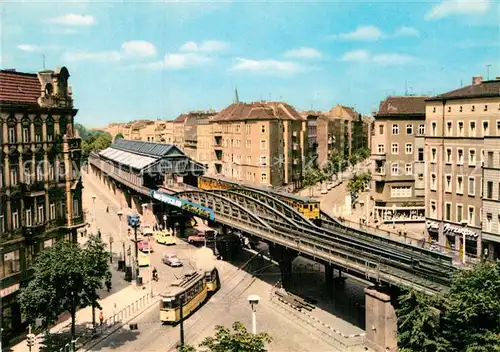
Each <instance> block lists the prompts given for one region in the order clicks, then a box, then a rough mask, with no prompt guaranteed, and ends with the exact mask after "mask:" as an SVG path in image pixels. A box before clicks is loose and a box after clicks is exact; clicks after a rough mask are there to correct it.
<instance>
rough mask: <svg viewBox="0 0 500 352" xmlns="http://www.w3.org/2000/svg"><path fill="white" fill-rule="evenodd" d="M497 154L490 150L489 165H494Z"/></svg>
mask: <svg viewBox="0 0 500 352" xmlns="http://www.w3.org/2000/svg"><path fill="white" fill-rule="evenodd" d="M494 156H495V154H494V153H493V152H488V167H493V162H494V160H495V159H494Z"/></svg>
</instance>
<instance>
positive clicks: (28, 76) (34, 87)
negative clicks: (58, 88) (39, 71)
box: [0, 70, 41, 105]
mask: <svg viewBox="0 0 500 352" xmlns="http://www.w3.org/2000/svg"><path fill="white" fill-rule="evenodd" d="M40 96H41V85H40V81H39V80H38V76H37V75H36V74H34V73H23V72H15V71H9V70H1V71H0V101H1V102H8V103H22V104H30V105H31V104H32V105H35V104H36V105H38V98H39V97H40Z"/></svg>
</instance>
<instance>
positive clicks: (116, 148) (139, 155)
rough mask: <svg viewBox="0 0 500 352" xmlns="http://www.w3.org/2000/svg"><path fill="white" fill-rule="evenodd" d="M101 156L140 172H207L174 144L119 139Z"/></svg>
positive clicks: (100, 154) (101, 153)
mask: <svg viewBox="0 0 500 352" xmlns="http://www.w3.org/2000/svg"><path fill="white" fill-rule="evenodd" d="M99 156H101V157H102V158H104V159H107V160H109V161H112V162H116V163H118V164H120V165H124V166H127V167H130V168H133V169H135V170H137V171H140V172H146V171H149V172H162V173H183V172H186V171H195V172H198V173H199V172H201V173H202V174H203V171H204V170H205V167H204V166H203V165H202V164H200V163H198V162H196V161H194V160H192V159H190V158H189V157H188V156H187V155H186V154H184V152H183V151H182V150H181V149H179V148H178V147H177V146H175V145H172V144H164V143H153V142H143V141H131V140H125V139H118V140H117V141H116V142H115V143H113V144H112V145H111V146H110V147H109V148H106V149H104V150H103V151H101V152H100V153H99ZM181 169H182V170H181Z"/></svg>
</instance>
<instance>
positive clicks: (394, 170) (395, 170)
mask: <svg viewBox="0 0 500 352" xmlns="http://www.w3.org/2000/svg"><path fill="white" fill-rule="evenodd" d="M391 175H392V176H398V175H399V165H398V163H393V164H392V165H391Z"/></svg>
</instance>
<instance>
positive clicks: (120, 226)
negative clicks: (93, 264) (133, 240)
mask: <svg viewBox="0 0 500 352" xmlns="http://www.w3.org/2000/svg"><path fill="white" fill-rule="evenodd" d="M116 215H118V220H119V221H120V225H119V230H118V231H119V232H118V233H119V234H120V240H121V241H122V246H123V248H122V258H123V261H124V262H125V261H126V259H125V241H124V240H123V238H122V216H123V211H121V210H118V212H117V213H116Z"/></svg>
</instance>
